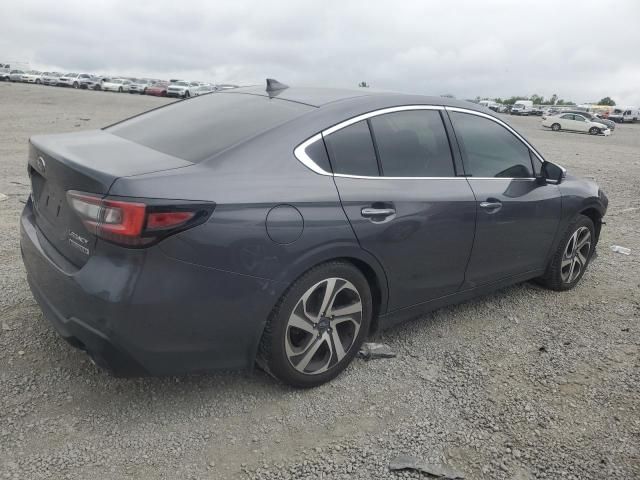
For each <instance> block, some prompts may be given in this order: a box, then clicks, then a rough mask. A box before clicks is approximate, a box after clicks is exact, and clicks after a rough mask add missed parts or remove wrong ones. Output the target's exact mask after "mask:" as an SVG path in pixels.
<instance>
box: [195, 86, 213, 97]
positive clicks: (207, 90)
mask: <svg viewBox="0 0 640 480" xmlns="http://www.w3.org/2000/svg"><path fill="white" fill-rule="evenodd" d="M215 91H216V87H214V86H213V85H200V86H199V87H198V88H196V89H195V90H194V91H193V95H194V96H199V95H206V94H207V93H211V92H215Z"/></svg>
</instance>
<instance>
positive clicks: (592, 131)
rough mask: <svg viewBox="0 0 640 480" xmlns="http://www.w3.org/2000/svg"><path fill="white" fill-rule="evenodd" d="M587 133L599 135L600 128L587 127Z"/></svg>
mask: <svg viewBox="0 0 640 480" xmlns="http://www.w3.org/2000/svg"><path fill="white" fill-rule="evenodd" d="M589 133H590V134H591V135H599V134H600V129H599V128H598V127H591V128H590V129H589Z"/></svg>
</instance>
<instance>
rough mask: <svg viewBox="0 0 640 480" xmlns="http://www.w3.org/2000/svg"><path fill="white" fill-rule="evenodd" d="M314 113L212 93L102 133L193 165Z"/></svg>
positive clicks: (254, 98) (287, 104)
mask: <svg viewBox="0 0 640 480" xmlns="http://www.w3.org/2000/svg"><path fill="white" fill-rule="evenodd" d="M314 109H315V107H310V106H309V105H303V104H300V103H294V102H288V101H285V100H277V99H270V98H269V97H263V96H258V95H246V94H236V93H212V94H210V95H206V96H202V97H198V98H194V99H192V100H188V101H186V102H176V103H173V104H170V105H168V106H166V107H163V108H159V109H157V110H152V111H151V112H149V113H146V114H144V115H140V116H139V117H134V118H131V119H130V120H125V121H124V122H121V123H118V124H116V125H114V126H112V127H109V128H108V132H109V133H112V134H114V135H117V136H119V137H122V138H125V139H127V140H131V141H133V142H136V143H139V144H141V145H145V146H147V147H149V148H153V149H154V150H158V151H160V152H162V153H166V154H168V155H173V156H175V157H178V158H182V159H184V160H188V161H190V162H194V163H198V162H201V161H203V160H205V159H207V158H210V157H212V156H213V155H215V154H217V153H219V152H221V151H222V150H225V149H226V148H228V147H231V146H232V145H235V144H237V143H239V142H242V141H244V140H248V139H249V138H251V137H253V136H255V135H257V134H259V133H261V132H265V131H267V130H270V129H271V128H274V127H276V126H278V125H282V124H283V123H285V122H288V121H290V120H292V119H294V118H296V117H299V116H300V115H303V114H305V113H307V112H309V111H312V110H314Z"/></svg>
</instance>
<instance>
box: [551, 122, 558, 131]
mask: <svg viewBox="0 0 640 480" xmlns="http://www.w3.org/2000/svg"><path fill="white" fill-rule="evenodd" d="M551 130H553V131H554V132H557V131H559V130H560V124H559V123H554V124H553V125H551Z"/></svg>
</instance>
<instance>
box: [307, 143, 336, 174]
mask: <svg viewBox="0 0 640 480" xmlns="http://www.w3.org/2000/svg"><path fill="white" fill-rule="evenodd" d="M304 152H305V153H306V154H307V156H308V157H309V158H310V159H311V160H313V162H314V163H315V164H316V165H318V166H319V167H320V168H321V169H323V170H324V171H325V172H331V164H330V163H329V156H328V155H327V149H326V148H325V147H324V142H323V141H322V138H321V139H320V140H316V141H315V142H313V143H312V144H311V145H309V146H308V147H307V148H305V150H304Z"/></svg>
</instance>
